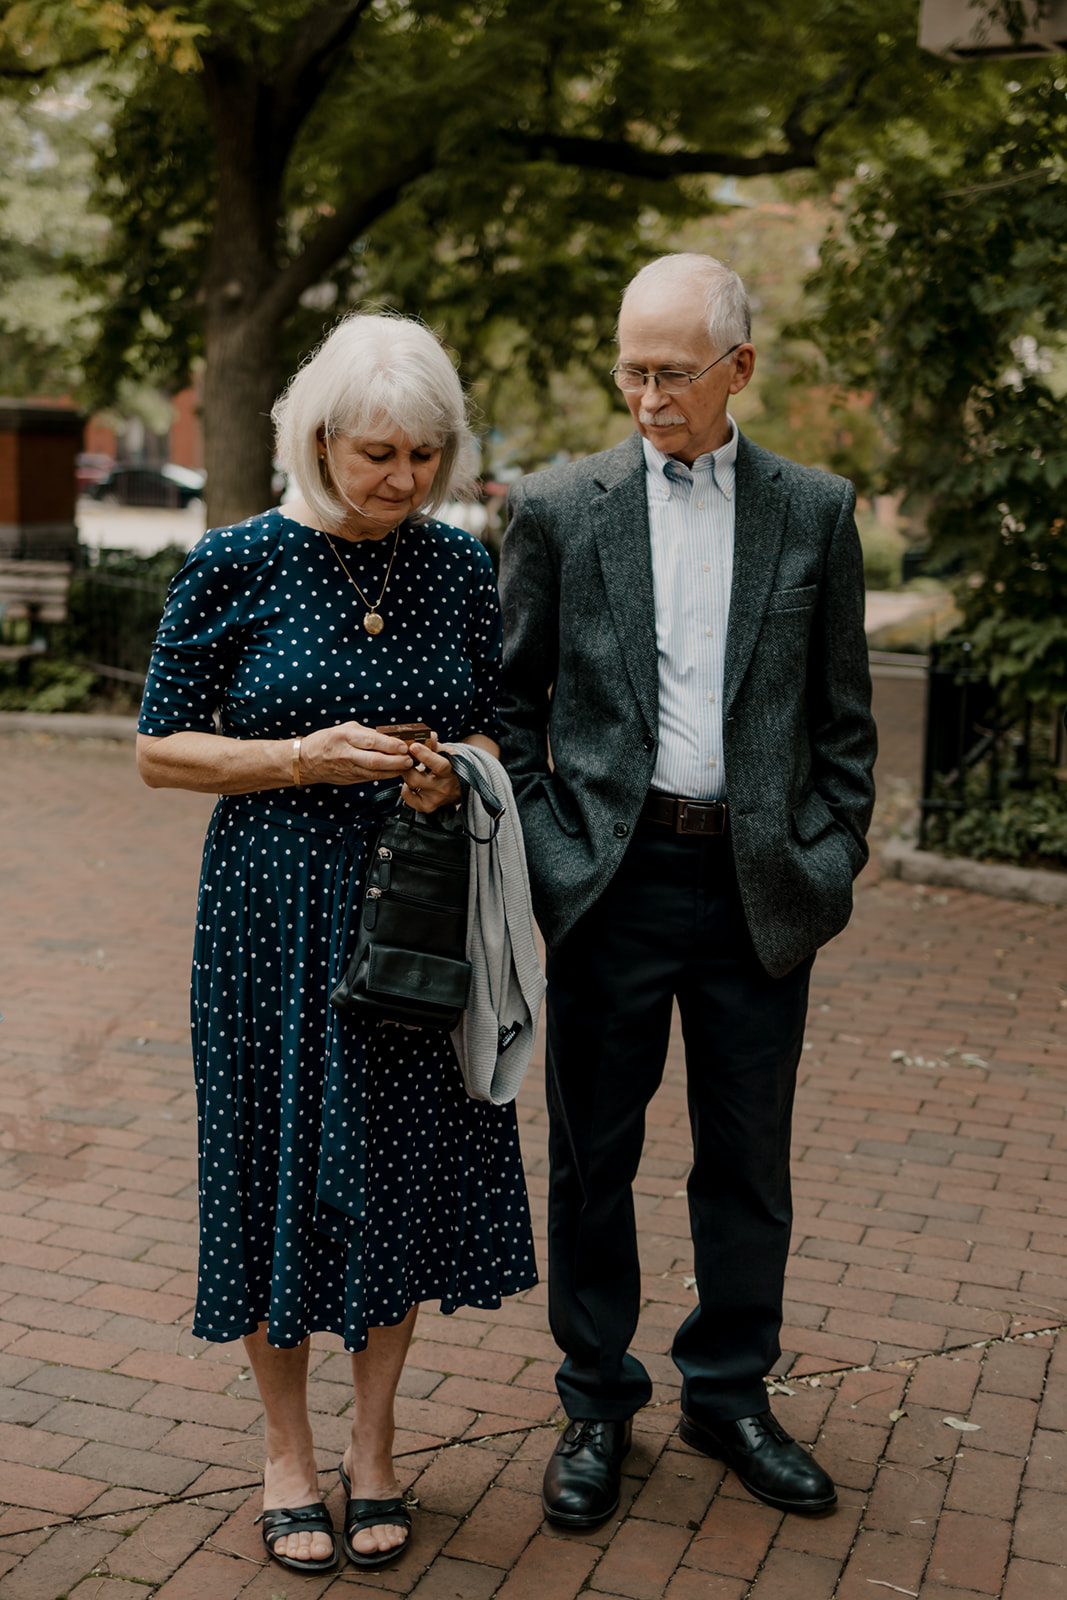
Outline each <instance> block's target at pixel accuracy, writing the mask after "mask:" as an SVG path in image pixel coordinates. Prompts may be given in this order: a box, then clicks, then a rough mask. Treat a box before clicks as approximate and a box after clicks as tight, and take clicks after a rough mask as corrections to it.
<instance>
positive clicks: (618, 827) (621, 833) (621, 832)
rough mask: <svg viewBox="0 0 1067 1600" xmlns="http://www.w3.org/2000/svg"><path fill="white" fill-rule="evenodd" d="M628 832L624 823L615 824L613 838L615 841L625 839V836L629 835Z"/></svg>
mask: <svg viewBox="0 0 1067 1600" xmlns="http://www.w3.org/2000/svg"><path fill="white" fill-rule="evenodd" d="M629 831H630V829H629V827H628V826H627V824H626V823H625V822H617V823H616V824H615V837H616V839H625V838H626V835H627V834H628V833H629Z"/></svg>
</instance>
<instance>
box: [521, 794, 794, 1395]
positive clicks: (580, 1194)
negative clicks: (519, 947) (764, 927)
mask: <svg viewBox="0 0 1067 1600" xmlns="http://www.w3.org/2000/svg"><path fill="white" fill-rule="evenodd" d="M812 960H813V958H811V957H809V958H808V960H806V961H804V962H802V963H801V965H800V966H798V967H796V968H794V969H793V971H791V972H789V973H788V974H787V975H786V976H785V977H784V978H771V977H769V976H768V975H767V973H766V972H765V970H764V969H763V967H762V966H761V965H760V963H759V961H758V959H757V957H756V954H755V951H754V950H753V948H752V942H751V940H750V938H749V935H748V931H747V927H746V924H745V918H744V913H743V911H742V907H741V901H740V896H739V891H738V887H737V880H736V876H735V873H734V869H733V859H732V854H731V850H730V844H729V839H728V837H727V838H721V837H720V838H702V837H695V836H691V835H688V836H679V835H676V834H674V833H672V832H670V831H668V829H667V828H665V827H662V826H660V825H659V824H656V823H650V822H646V823H640V824H639V825H638V827H637V828H636V830H635V834H634V838H633V840H632V843H631V845H630V847H629V849H628V851H627V854H626V856H625V857H624V859H623V862H622V864H621V866H620V868H619V870H618V872H617V873H616V875H615V877H614V878H613V879H612V881H611V883H610V884H609V886H608V888H607V889H606V891H605V892H604V894H603V895H602V896H601V898H600V899H599V900H598V901H597V903H596V904H595V905H594V906H593V907H592V909H591V910H590V911H588V912H587V913H586V914H585V915H584V916H583V917H581V918H580V919H579V921H578V922H577V923H576V925H575V926H574V928H573V929H572V930H571V932H570V933H568V934H567V935H566V937H565V938H564V939H563V940H562V941H561V942H560V944H559V945H558V946H556V947H555V949H553V950H552V951H551V952H550V954H549V959H548V984H549V987H548V1057H547V1084H548V1104H549V1113H550V1149H551V1166H552V1175H551V1181H550V1189H549V1311H550V1318H551V1325H552V1332H553V1334H554V1336H555V1338H556V1341H557V1343H558V1344H559V1345H560V1348H561V1349H562V1350H563V1351H564V1352H565V1359H564V1361H563V1364H562V1366H561V1367H560V1369H559V1372H558V1374H557V1380H556V1381H557V1387H558V1389H559V1394H560V1398H561V1400H562V1402H563V1405H564V1408H565V1410H566V1412H567V1414H568V1416H571V1417H592V1418H597V1419H599V1420H604V1421H617V1420H621V1419H622V1418H625V1417H629V1416H631V1415H632V1414H633V1413H634V1412H635V1411H637V1410H638V1409H639V1408H640V1407H641V1406H643V1405H645V1404H646V1403H647V1402H648V1400H649V1399H650V1397H651V1394H652V1385H651V1382H650V1380H649V1377H648V1374H647V1373H646V1371H645V1369H644V1367H643V1366H642V1365H641V1363H640V1361H639V1360H638V1359H637V1358H636V1357H635V1356H634V1355H633V1354H632V1353H631V1351H630V1348H629V1347H630V1342H631V1340H632V1338H633V1335H634V1331H635V1329H636V1327H637V1319H638V1313H639V1310H640V1303H641V1273H640V1264H639V1260H638V1250H637V1235H636V1227H635V1219H634V1204H633V1188H632V1185H633V1180H634V1178H635V1176H636V1173H637V1167H638V1162H639V1161H640V1158H641V1150H642V1146H643V1144H644V1137H645V1111H646V1107H647V1106H648V1104H649V1101H650V1100H651V1099H652V1096H653V1095H654V1094H655V1092H656V1089H657V1088H658V1087H659V1084H660V1080H661V1078H662V1075H663V1067H664V1062H665V1059H666V1053H667V1044H668V1038H669V1034H670V1026H671V1012H672V1005H673V1002H674V1001H675V1000H677V1002H678V1009H679V1013H680V1016H681V1022H682V1028H683V1033H684V1038H685V1055H686V1073H687V1080H688V1099H689V1117H690V1124H691V1128H692V1135H693V1165H692V1169H691V1172H690V1174H689V1180H688V1200H689V1216H690V1225H691V1229H692V1236H693V1247H694V1253H695V1261H696V1280H697V1293H698V1296H699V1299H698V1303H697V1305H696V1307H695V1308H694V1310H693V1311H692V1313H691V1314H690V1315H689V1316H688V1317H687V1318H686V1319H685V1321H684V1322H683V1324H682V1326H681V1327H680V1328H679V1330H678V1333H677V1335H676V1337H675V1340H674V1345H673V1348H672V1355H673V1358H674V1361H675V1363H676V1365H677V1366H678V1368H679V1369H680V1371H681V1374H682V1409H683V1410H684V1411H685V1412H686V1414H687V1415H689V1416H692V1417H694V1418H696V1419H698V1420H701V1419H706V1420H708V1421H715V1420H720V1421H728V1420H732V1419H735V1418H737V1417H744V1416H750V1415H753V1414H754V1413H756V1412H759V1411H763V1410H765V1409H766V1406H767V1397H766V1390H765V1387H764V1384H763V1378H764V1376H765V1374H766V1373H768V1372H769V1371H770V1369H771V1368H772V1366H773V1365H774V1363H775V1361H776V1360H777V1358H778V1355H779V1351H780V1347H779V1343H778V1334H779V1329H780V1326H781V1320H782V1289H783V1282H784V1277H785V1263H786V1255H787V1253H788V1249H789V1234H790V1227H791V1223H792V1204H791V1199H790V1185H789V1137H790V1121H791V1117H792V1108H793V1092H794V1086H795V1083H796V1070H797V1063H798V1061H799V1059H800V1051H801V1045H802V1042H803V1036H804V1022H805V1016H806V1012H807V1002H808V980H809V977H810V973H811V966H812Z"/></svg>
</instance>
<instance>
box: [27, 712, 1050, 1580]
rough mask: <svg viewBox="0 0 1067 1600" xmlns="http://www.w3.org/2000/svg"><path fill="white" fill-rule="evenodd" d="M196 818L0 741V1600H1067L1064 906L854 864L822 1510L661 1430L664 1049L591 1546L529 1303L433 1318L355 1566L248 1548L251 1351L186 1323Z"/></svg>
mask: <svg viewBox="0 0 1067 1600" xmlns="http://www.w3.org/2000/svg"><path fill="white" fill-rule="evenodd" d="M890 748H891V747H890ZM901 748H902V749H903V748H904V745H903V743H902V745H901ZM889 776H897V777H900V778H904V779H906V778H907V777H909V776H910V774H908V773H897V774H893V773H890V774H889ZM210 808H211V801H210V800H209V799H207V798H205V797H201V796H196V795H186V794H179V793H169V792H168V793H159V792H157V793H152V792H150V791H149V790H147V789H144V788H143V787H142V786H141V785H140V783H139V781H138V780H137V778H136V775H135V773H134V771H133V767H132V759H131V752H130V750H129V748H128V746H122V745H107V744H104V743H103V742H100V743H95V742H82V741H79V742H74V741H65V740H50V739H49V738H48V737H47V736H33V735H25V736H18V735H16V736H10V735H0V883H2V885H3V891H2V892H3V916H2V922H0V1011H2V1012H3V1014H4V1020H3V1022H2V1023H0V1091H2V1093H0V1113H2V1115H0V1385H2V1387H0V1501H2V1502H3V1508H2V1509H0V1597H2V1600H59V1597H67V1596H77V1600H150V1597H155V1600H235V1597H236V1596H238V1595H240V1596H242V1600H302V1597H305V1596H306V1597H308V1600H312V1597H316V1596H320V1595H329V1596H330V1597H331V1600H356V1597H358V1596H364V1595H366V1596H369V1595H371V1594H372V1593H381V1592H383V1591H385V1592H387V1593H389V1594H393V1595H397V1596H402V1595H409V1594H411V1595H414V1596H415V1597H417V1600H488V1597H490V1596H494V1595H495V1596H499V1597H500V1600H571V1597H573V1596H576V1595H577V1594H578V1593H579V1592H580V1591H581V1592H584V1591H585V1590H587V1589H588V1590H589V1591H591V1593H592V1594H593V1595H594V1596H596V1597H598V1600H611V1597H618V1600H622V1597H626V1600H658V1597H659V1596H661V1595H664V1594H665V1595H666V1596H667V1600H878V1596H879V1595H882V1596H889V1595H893V1594H905V1595H913V1596H916V1595H918V1596H921V1597H922V1600H980V1597H982V1600H988V1597H990V1596H997V1595H1003V1596H1004V1600H1063V1597H1064V1595H1065V1594H1067V1473H1065V1469H1067V1443H1065V1437H1064V1434H1063V1431H1062V1430H1063V1429H1064V1427H1065V1425H1067V1338H1061V1337H1060V1334H1061V1330H1062V1328H1063V1326H1064V1324H1065V1323H1067V1260H1065V1254H1067V1244H1065V1241H1064V1231H1063V1218H1064V1216H1065V1215H1067V1139H1065V1137H1064V1108H1065V1105H1067V911H1065V910H1061V909H1049V908H1042V907H1036V906H1029V905H1020V904H1009V903H1006V902H999V901H994V900H990V899H986V898H984V897H981V896H975V895H966V894H963V893H962V892H959V891H946V892H938V893H935V892H933V891H928V892H923V890H922V889H917V888H915V887H914V886H911V885H907V884H902V883H900V882H898V881H886V882H885V883H879V882H878V880H877V874H876V872H874V871H873V870H872V871H869V872H868V873H867V874H865V876H864V878H863V879H862V880H861V882H860V885H859V888H858V894H857V909H856V915H855V918H854V920H853V922H852V924H851V926H850V927H849V929H848V930H847V931H846V933H845V934H844V935H842V936H841V937H840V938H839V939H837V940H835V941H834V942H833V944H832V945H830V946H829V947H828V948H827V949H826V950H825V951H823V953H822V954H821V955H820V957H819V960H818V963H817V965H816V970H815V989H814V997H813V1003H812V1011H811V1020H810V1027H809V1031H808V1042H807V1044H806V1046H805V1053H804V1067H803V1082H802V1087H801V1090H800V1093H799V1098H798V1104H797V1114H796V1137H795V1171H796V1199H797V1222H796V1228H795V1233H794V1250H793V1257H792V1264H791V1270H790V1276H789V1282H788V1287H787V1294H788V1304H787V1326H786V1329H785V1332H784V1335H783V1348H784V1350H785V1351H786V1354H785V1355H784V1356H783V1358H782V1361H781V1363H780V1367H779V1371H778V1374H777V1382H776V1384H775V1386H774V1387H775V1393H774V1396H773V1404H774V1407H775V1409H776V1411H777V1413H778V1415H779V1416H780V1417H781V1419H782V1421H783V1422H784V1423H785V1425H786V1426H787V1427H789V1428H790V1430H791V1431H793V1432H794V1433H795V1434H796V1435H797V1436H798V1437H799V1438H801V1439H803V1440H805V1441H808V1442H811V1443H816V1442H817V1444H818V1451H819V1456H820V1459H821V1460H822V1461H823V1462H824V1463H825V1464H826V1466H827V1467H828V1468H829V1469H830V1470H831V1471H832V1472H833V1474H834V1476H835V1478H836V1480H837V1482H838V1485H839V1488H840V1504H839V1507H838V1509H837V1511H836V1512H835V1513H834V1514H833V1515H831V1516H829V1517H827V1518H825V1519H821V1520H815V1521H810V1520H804V1519H801V1518H798V1517H783V1516H781V1515H779V1514H778V1513H776V1512H773V1511H771V1510H769V1509H768V1508H767V1507H764V1506H762V1505H760V1504H759V1503H758V1502H756V1501H754V1500H752V1499H751V1498H749V1496H748V1495H746V1494H745V1493H744V1491H743V1490H742V1489H741V1488H740V1486H739V1485H738V1483H737V1481H736V1479H734V1478H733V1476H732V1475H731V1474H728V1473H724V1471H723V1470H722V1468H721V1467H719V1466H718V1465H717V1464H715V1463H714V1462H711V1461H709V1460H707V1459H706V1458H704V1457H703V1456H700V1455H698V1454H696V1453H695V1452H693V1451H691V1450H689V1449H687V1448H686V1447H685V1446H684V1445H682V1444H681V1443H680V1442H679V1440H678V1438H677V1434H676V1432H675V1428H676V1424H677V1420H678V1386H677V1382H676V1379H677V1374H676V1372H675V1369H674V1367H673V1365H672V1363H671V1361H670V1359H669V1355H668V1350H669V1346H670V1340H671V1335H672V1332H673V1329H674V1328H675V1326H676V1325H677V1324H678V1323H679V1322H680V1321H681V1320H682V1318H683V1316H684V1315H685V1313H686V1310H687V1308H688V1307H689V1306H691V1304H692V1292H693V1291H692V1280H691V1271H692V1268H691V1258H690V1253H689V1241H688V1223H687V1218H686V1207H685V1199H684V1188H683V1186H684V1181H685V1176H686V1172H687V1167H688V1130H687V1123H686V1113H685V1095H684V1083H683V1078H682V1073H681V1070H680V1060H681V1058H680V1053H679V1050H678V1048H677V1045H676V1048H675V1050H674V1051H673V1053H672V1059H671V1063H670V1066H669V1070H668V1074H667V1079H666V1082H665V1084H664V1087H663V1090H662V1092H661V1094H660V1095H659V1096H658V1098H657V1100H656V1102H655V1103H654V1105H653V1107H652V1112H651V1116H650V1124H649V1138H648V1142H647V1149H646V1155H645V1160H644V1163H643V1167H642V1172H641V1177H640V1181H639V1192H638V1196H637V1199H638V1210H639V1218H640V1226H641V1230H642V1241H643V1242H642V1248H643V1261H644V1267H645V1272H646V1277H645V1305H644V1309H643V1313H642V1318H641V1326H640V1332H639V1335H638V1340H637V1343H638V1345H639V1347H640V1349H641V1351H642V1353H643V1358H644V1359H645V1361H646V1364H647V1365H648V1367H649V1370H650V1371H651V1373H652V1375H653V1377H654V1379H655V1381H656V1392H655V1396H654V1399H653V1402H652V1404H651V1405H650V1406H649V1407H648V1408H646V1410H645V1411H643V1412H642V1413H641V1414H640V1415H639V1417H638V1418H637V1419H636V1430H635V1448H634V1450H633V1452H632V1454H631V1455H630V1456H629V1458H628V1459H627V1462H626V1467H625V1472H626V1476H625V1478H624V1497H623V1506H622V1510H623V1511H624V1512H625V1515H620V1516H619V1517H617V1518H615V1519H613V1520H612V1521H611V1522H609V1523H607V1524H606V1525H605V1526H604V1527H603V1528H601V1529H597V1530H595V1531H594V1532H592V1533H590V1534H586V1535H574V1534H561V1533H559V1532H556V1531H553V1530H550V1529H549V1528H548V1527H547V1526H546V1525H545V1524H543V1522H542V1519H541V1511H540V1499H539V1490H540V1478H541V1472H542V1468H543V1463H544V1460H545V1458H546V1457H547V1455H548V1453H549V1451H550V1450H551V1448H552V1445H553V1443H554V1440H555V1433H554V1431H553V1425H554V1423H555V1421H556V1420H557V1419H558V1415H559V1413H558V1410H557V1404H556V1397H555V1391H554V1388H553V1383H552V1373H553V1368H554V1364H555V1359H556V1357H555V1348H554V1345H553V1342H552V1339H551V1337H550V1336H549V1333H548V1325H547V1316H546V1310H545V1290H544V1286H543V1285H541V1286H540V1287H538V1288H537V1289H535V1290H532V1291H531V1292H530V1293H528V1294H526V1295H525V1296H523V1297H521V1298H520V1299H517V1300H510V1301H508V1302H506V1303H505V1304H504V1305H503V1307H502V1308H501V1309H500V1310H499V1311H497V1312H481V1311H463V1312H460V1313H458V1314H457V1315H456V1316H454V1317H452V1318H443V1317H441V1316H439V1315H437V1314H435V1313H434V1311H433V1310H432V1309H429V1308H428V1309H427V1310H426V1311H425V1312H424V1313H423V1314H422V1316H421V1317H420V1322H419V1329H418V1336H417V1342H416V1343H415V1345H414V1347H413V1351H412V1356H411V1360H410V1363H409V1365H408V1368H407V1370H406V1373H405V1378H404V1384H403V1390H402V1394H403V1398H402V1399H401V1401H400V1404H399V1420H400V1425H401V1432H400V1435H399V1439H398V1450H399V1451H400V1452H401V1456H400V1466H401V1471H402V1477H403V1479H404V1481H405V1483H409V1484H412V1485H414V1487H415V1491H416V1493H417V1494H418V1496H419V1499H420V1502H421V1509H420V1510H419V1512H418V1514H417V1516H416V1519H415V1530H416V1531H415V1534H414V1537H413V1540H412V1545H411V1548H410V1550H409V1552H408V1553H407V1554H406V1555H405V1556H404V1558H403V1559H402V1560H401V1561H400V1562H399V1563H398V1564H397V1565H396V1566H394V1567H391V1568H386V1569H385V1570H384V1571H383V1572H382V1573H380V1574H379V1575H377V1576H373V1575H363V1576H361V1577H360V1578H359V1579H358V1580H357V1576H356V1573H355V1572H354V1570H353V1569H352V1568H350V1567H347V1566H342V1567H341V1568H340V1569H339V1570H338V1571H337V1572H336V1573H335V1574H332V1575H330V1576H328V1577H326V1578H318V1579H316V1578H311V1577H304V1578H300V1577H295V1576H290V1575H289V1574H287V1573H285V1572H284V1571H283V1570H282V1569H281V1568H279V1567H278V1566H276V1565H274V1564H265V1562H264V1551H263V1548H262V1545H261V1543H260V1540H259V1530H258V1529H257V1528H255V1527H253V1523H252V1519H253V1517H254V1516H255V1514H256V1512H257V1511H258V1508H259V1507H258V1493H257V1483H258V1467H259V1462H260V1459H261V1450H262V1444H261V1431H262V1430H261V1420H260V1413H259V1408H258V1405H257V1404H256V1402H255V1391H254V1384H253V1382H252V1381H251V1379H250V1378H249V1375H248V1372H247V1369H246V1368H245V1367H244V1366H243V1364H242V1351H241V1347H240V1346H239V1345H232V1346H218V1345H214V1346H207V1345H201V1344H200V1343H199V1342H198V1341H196V1340H194V1339H193V1338H192V1336H191V1334H190V1333H189V1331H188V1328H189V1322H190V1313H191V1305H192V1296H193V1289H194V1268H195V1243H196V1229H195V1214H196V1193H195V1191H196V1184H195V1150H194V1134H195V1115H194V1102H193V1094H192V1088H191V1081H190V1061H189V1049H188V1042H187V1033H186V978H187V965H188V954H189V948H190V940H191V930H192V916H193V904H194V896H195V890H196V875H197V867H198V861H199V854H200V844H201V839H202V834H203V827H204V823H205V821H206V818H207V815H208V813H209V811H210ZM540 1080H541V1073H540V1068H539V1066H538V1065H537V1064H536V1063H535V1066H534V1068H533V1069H531V1072H530V1074H529V1078H528V1081H527V1084H526V1086H525V1087H524V1090H523V1094H522V1097H521V1102H520V1115H521V1120H522V1125H523V1137H524V1148H525V1152H526V1160H527V1171H528V1174H529V1182H530V1190H531V1196H532V1200H533V1206H534V1213H535V1224H536V1226H537V1228H538V1230H539V1233H540V1235H541V1237H542V1238H543V1227H544V1217H543V1207H544V1194H545V1116H544V1111H543V1107H542V1099H541V1082H540ZM338 1350H339V1343H338V1341H337V1340H335V1339H333V1338H330V1337H327V1336H317V1337H316V1339H315V1341H314V1351H313V1358H312V1361H313V1367H314V1372H313V1381H312V1386H311V1395H312V1404H313V1407H314V1409H315V1411H316V1413H317V1416H316V1438H317V1441H318V1443H319V1445H320V1446H321V1449H320V1453H319V1461H320V1466H321V1468H322V1474H323V1476H322V1485H323V1489H324V1491H325V1492H327V1494H328V1498H329V1504H330V1506H331V1509H332V1511H333V1513H334V1516H335V1520H339V1517H340V1511H341V1505H340V1499H339V1489H338V1487H337V1479H336V1474H335V1467H336V1462H337V1458H338V1456H339V1454H340V1450H341V1448H342V1445H343V1442H344V1437H345V1434H346V1431H347V1425H346V1422H345V1419H344V1416H343V1413H344V1409H345V1406H346V1404H347V1402H348V1399H349V1391H348V1389H347V1387H346V1383H345V1365H346V1362H345V1358H344V1357H343V1356H341V1355H339V1353H338Z"/></svg>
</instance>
